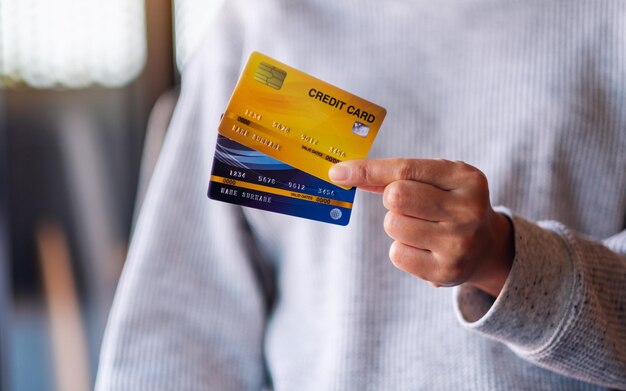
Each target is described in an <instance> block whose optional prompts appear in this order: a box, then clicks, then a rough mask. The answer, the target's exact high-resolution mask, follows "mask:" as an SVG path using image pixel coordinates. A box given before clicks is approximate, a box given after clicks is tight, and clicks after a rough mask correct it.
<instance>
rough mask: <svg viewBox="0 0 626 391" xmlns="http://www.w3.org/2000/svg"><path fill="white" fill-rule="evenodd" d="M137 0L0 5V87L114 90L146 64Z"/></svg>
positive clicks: (34, 0)
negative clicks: (108, 88) (105, 87)
mask: <svg viewBox="0 0 626 391" xmlns="http://www.w3.org/2000/svg"><path fill="white" fill-rule="evenodd" d="M145 30H146V27H145V9H144V2H143V1H142V0H106V1H103V0H2V1H0V86H11V85H14V84H19V83H25V84H27V85H29V86H31V87H35V88H59V87H61V88H82V87H86V86H89V85H92V84H99V85H103V86H107V87H119V86H122V85H125V84H127V83H128V82H130V81H132V80H133V79H134V78H135V77H136V76H137V75H138V74H139V73H140V72H141V70H142V68H143V66H144V64H145V61H146V31H145Z"/></svg>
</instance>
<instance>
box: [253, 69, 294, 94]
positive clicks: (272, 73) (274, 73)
mask: <svg viewBox="0 0 626 391" xmlns="http://www.w3.org/2000/svg"><path fill="white" fill-rule="evenodd" d="M286 76H287V72H285V71H283V70H282V69H280V68H276V67H275V66H273V65H270V64H268V63H266V62H261V63H260V64H259V67H258V68H257V70H256V73H255V74H254V79H255V80H256V81H259V82H261V83H263V84H265V85H268V86H270V87H272V88H274V89H276V90H280V87H282V86H283V82H284V81H285V77H286Z"/></svg>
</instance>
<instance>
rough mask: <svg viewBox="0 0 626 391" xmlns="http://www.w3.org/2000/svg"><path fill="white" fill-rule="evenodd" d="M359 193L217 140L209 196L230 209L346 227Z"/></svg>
mask: <svg viewBox="0 0 626 391" xmlns="http://www.w3.org/2000/svg"><path fill="white" fill-rule="evenodd" d="M355 192H356V189H355V188H352V189H350V190H345V189H342V188H341V187H338V186H335V185H333V184H330V183H328V182H326V181H323V180H321V179H319V178H317V177H314V176H312V175H309V174H307V173H305V172H303V171H301V170H298V169H296V168H294V167H292V166H289V165H287V164H285V163H283V162H281V161H278V160H276V159H274V158H272V157H270V156H267V155H265V154H264V153H262V152H259V151H255V150H254V149H251V148H248V147H246V146H244V145H241V144H239V143H237V142H236V141H233V140H229V139H227V138H226V137H223V136H221V135H218V136H217V145H216V148H215V157H214V159H213V168H212V170H211V179H210V182H209V190H208V196H209V198H211V199H214V200H218V201H224V202H228V203H231V204H237V205H242V206H248V207H252V208H257V209H262V210H268V211H272V212H277V213H282V214H286V215H291V216H297V217H304V218H307V219H311V220H317V221H322V222H325V223H331V224H337V225H347V224H348V222H349V221H350V214H351V212H352V202H353V201H354V194H355Z"/></svg>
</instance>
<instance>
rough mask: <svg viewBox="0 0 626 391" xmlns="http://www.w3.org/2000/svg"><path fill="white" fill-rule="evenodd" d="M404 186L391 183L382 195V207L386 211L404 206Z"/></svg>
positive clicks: (399, 183)
mask: <svg viewBox="0 0 626 391" xmlns="http://www.w3.org/2000/svg"><path fill="white" fill-rule="evenodd" d="M404 187H405V186H404V185H403V184H402V182H400V181H396V182H392V183H390V184H389V185H387V187H386V188H385V192H384V193H383V205H384V206H385V208H387V209H401V208H402V206H403V204H404V198H405V197H404V194H405V189H404Z"/></svg>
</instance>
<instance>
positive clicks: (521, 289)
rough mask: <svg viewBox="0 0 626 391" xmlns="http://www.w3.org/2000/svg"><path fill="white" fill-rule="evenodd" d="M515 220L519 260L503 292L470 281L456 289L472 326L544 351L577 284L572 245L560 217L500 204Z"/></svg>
mask: <svg viewBox="0 0 626 391" xmlns="http://www.w3.org/2000/svg"><path fill="white" fill-rule="evenodd" d="M496 210H497V212H499V213H503V214H505V215H506V216H508V217H509V218H510V219H511V221H512V223H513V230H514V235H515V259H514V260H513V265H512V268H511V272H510V273H509V276H508V278H507V281H506V282H505V285H504V287H503V288H502V291H501V292H500V295H499V296H498V297H497V298H495V299H494V298H493V297H491V296H489V295H488V294H486V293H484V292H482V291H481V290H479V289H477V288H474V287H472V286H469V285H461V286H459V287H457V288H455V295H454V299H455V309H456V314H457V318H458V319H459V321H460V322H461V324H462V325H463V326H464V327H465V328H467V329H470V330H474V331H476V332H478V333H481V334H483V335H486V336H488V337H491V338H494V339H496V340H499V341H501V342H504V343H507V344H508V345H510V346H511V348H513V349H514V350H517V351H520V353H521V352H525V353H526V354H533V353H534V352H540V351H542V350H543V349H544V348H545V347H546V346H549V345H550V342H551V341H552V340H553V339H554V338H555V337H556V336H557V334H558V333H559V330H562V329H563V325H562V323H563V322H564V321H565V319H567V314H568V312H569V311H570V305H568V303H571V300H569V298H570V296H571V295H572V294H573V292H572V289H573V288H574V282H575V281H574V280H575V277H574V274H575V273H573V272H572V270H573V266H572V261H571V256H570V254H569V250H568V248H567V246H566V244H565V241H564V240H563V238H562V237H561V236H560V235H559V231H560V230H561V226H560V224H558V223H555V222H544V223H541V224H540V225H536V224H533V223H531V222H529V221H527V220H525V219H523V218H521V217H519V216H516V215H513V214H512V213H511V211H510V210H508V209H505V208H497V209H496Z"/></svg>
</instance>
